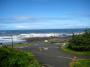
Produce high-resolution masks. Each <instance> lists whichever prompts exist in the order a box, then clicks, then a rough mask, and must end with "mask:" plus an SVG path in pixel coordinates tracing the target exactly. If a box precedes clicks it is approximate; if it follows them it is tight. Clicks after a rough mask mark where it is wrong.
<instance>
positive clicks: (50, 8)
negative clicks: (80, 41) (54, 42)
mask: <svg viewBox="0 0 90 67" xmlns="http://www.w3.org/2000/svg"><path fill="white" fill-rule="evenodd" d="M68 28H90V0H0V30H27V29H68Z"/></svg>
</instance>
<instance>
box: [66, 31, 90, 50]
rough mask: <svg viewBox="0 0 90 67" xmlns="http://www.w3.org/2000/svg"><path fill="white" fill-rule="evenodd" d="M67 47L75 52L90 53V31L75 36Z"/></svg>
mask: <svg viewBox="0 0 90 67" xmlns="http://www.w3.org/2000/svg"><path fill="white" fill-rule="evenodd" d="M67 47H68V48H69V49H71V50H74V51H90V31H85V32H84V33H83V34H80V35H74V34H73V36H72V38H71V39H70V41H69V44H68V46H67Z"/></svg>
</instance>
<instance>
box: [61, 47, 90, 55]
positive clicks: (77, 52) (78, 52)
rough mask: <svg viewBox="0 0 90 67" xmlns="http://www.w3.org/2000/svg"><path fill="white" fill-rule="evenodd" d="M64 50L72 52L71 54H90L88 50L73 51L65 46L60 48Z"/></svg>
mask: <svg viewBox="0 0 90 67" xmlns="http://www.w3.org/2000/svg"><path fill="white" fill-rule="evenodd" d="M62 49H63V50H64V51H65V52H68V53H72V54H78V55H87V56H90V51H74V50H71V49H69V48H67V47H64V48H62Z"/></svg>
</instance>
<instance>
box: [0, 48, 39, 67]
mask: <svg viewBox="0 0 90 67" xmlns="http://www.w3.org/2000/svg"><path fill="white" fill-rule="evenodd" d="M0 67H41V65H40V64H39V62H38V61H37V60H36V58H35V57H34V55H33V54H32V53H31V52H24V51H20V50H16V49H14V48H13V49H12V48H5V47H1V48H0Z"/></svg>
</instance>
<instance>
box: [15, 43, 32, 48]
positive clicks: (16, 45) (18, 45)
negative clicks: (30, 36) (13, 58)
mask: <svg viewBox="0 0 90 67" xmlns="http://www.w3.org/2000/svg"><path fill="white" fill-rule="evenodd" d="M21 46H31V44H15V45H14V47H21Z"/></svg>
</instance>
